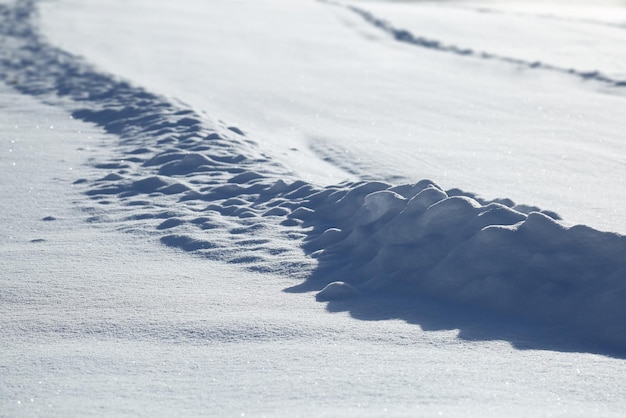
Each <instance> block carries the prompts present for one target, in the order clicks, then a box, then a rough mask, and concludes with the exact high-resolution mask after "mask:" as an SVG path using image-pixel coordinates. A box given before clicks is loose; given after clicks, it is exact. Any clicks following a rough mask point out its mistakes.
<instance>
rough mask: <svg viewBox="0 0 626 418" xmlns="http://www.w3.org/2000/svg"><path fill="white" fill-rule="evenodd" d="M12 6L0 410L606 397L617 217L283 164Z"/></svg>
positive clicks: (613, 404)
mask: <svg viewBox="0 0 626 418" xmlns="http://www.w3.org/2000/svg"><path fill="white" fill-rule="evenodd" d="M216 4H217V3H216ZM33 7H34V5H33V3H30V2H18V5H17V9H15V8H9V7H8V6H7V7H3V8H2V10H1V13H0V16H1V18H2V22H0V23H1V24H0V40H1V41H0V42H2V43H1V46H2V48H1V49H0V68H1V70H2V71H1V72H0V74H1V77H2V82H3V83H5V84H6V85H9V86H11V87H9V88H8V87H6V86H5V85H3V86H2V89H3V90H2V92H1V93H2V95H1V97H2V100H1V101H0V106H2V107H1V110H2V112H0V138H2V140H3V141H4V142H3V146H4V148H5V149H6V148H8V149H9V152H8V153H4V152H3V158H2V159H0V162H1V163H2V165H1V166H0V169H1V170H2V174H3V175H5V176H4V178H6V179H9V180H7V181H6V182H5V183H4V184H3V188H4V189H5V190H6V191H7V192H8V195H10V196H11V197H12V199H6V200H5V199H3V201H2V203H1V204H2V216H3V217H4V218H5V222H3V225H2V227H3V228H5V229H3V230H2V235H1V237H2V241H3V245H2V247H1V249H2V260H3V261H2V279H1V280H2V286H1V288H2V293H1V294H0V295H1V297H2V300H3V303H2V304H0V313H1V314H0V318H1V319H0V321H2V322H1V328H2V329H3V330H4V331H5V338H4V339H3V340H2V343H1V344H2V348H3V349H2V350H1V354H0V370H1V372H2V373H1V374H2V376H3V379H0V410H2V411H6V413H7V414H8V415H19V416H40V415H53V416H64V415H72V414H74V415H76V414H78V415H102V414H112V415H154V414H163V415H171V414H178V415H188V416H197V415H200V414H208V415H243V414H245V415H258V416H263V415H273V416H274V415H284V416H294V415H303V416H310V415H315V416H319V415H331V416H334V415H342V416H366V415H370V416H380V415H381V414H387V415H392V416H406V415H416V414H417V415H438V414H439V415H480V416H502V415H517V416H528V415H537V414H545V415H566V416H589V415H603V416H620V414H621V413H622V411H623V402H624V401H623V400H624V399H626V396H625V394H624V393H623V392H624V389H623V388H624V385H623V384H622V382H623V376H624V373H626V370H624V362H623V361H622V360H621V357H623V349H624V343H625V341H624V339H623V335H624V333H623V329H622V326H621V324H623V319H624V308H623V307H622V304H621V303H620V301H621V300H623V298H624V294H623V286H622V282H623V280H624V276H625V274H626V270H625V264H624V261H623V257H622V255H623V254H624V250H625V249H626V248H625V246H626V244H625V237H624V236H622V235H618V234H615V233H609V232H600V231H597V230H594V229H592V228H589V227H587V226H580V225H579V226H569V225H566V224H564V223H561V222H560V221H558V220H556V218H558V216H557V215H556V214H555V213H553V212H550V211H543V212H542V211H541V210H540V209H539V208H537V207H533V206H526V205H516V204H515V203H514V202H513V201H512V200H510V199H506V198H505V199H496V200H487V199H481V198H480V197H478V196H476V195H473V194H471V193H468V192H463V191H461V190H459V189H450V188H444V187H441V186H440V185H438V184H437V183H436V182H434V181H430V180H422V181H419V182H417V183H409V184H398V183H393V182H391V181H389V179H385V181H372V180H371V179H369V178H368V179H362V178H361V179H350V180H347V181H344V182H340V181H338V182H336V183H334V184H327V182H317V181H309V180H308V179H303V178H302V176H301V175H300V173H299V172H298V170H296V169H293V168H292V167H290V166H289V165H288V164H285V163H284V161H282V160H280V161H279V160H277V159H276V158H274V155H273V153H266V152H265V149H264V148H263V147H262V146H260V144H259V142H257V140H256V138H255V132H256V131H253V132H252V133H250V132H248V131H247V128H245V127H244V125H240V124H237V125H236V126H235V125H233V124H230V123H225V122H221V121H218V120H216V119H214V118H212V117H210V116H207V115H206V114H205V113H204V112H202V111H200V110H197V109H196V108H192V107H190V106H188V105H186V104H184V103H181V102H180V101H178V100H176V99H173V98H171V97H167V96H163V95H160V94H157V93H152V92H151V90H150V91H149V90H147V89H145V88H142V87H137V86H136V85H135V84H132V83H129V82H126V81H121V80H119V79H118V78H117V77H116V76H112V75H108V74H105V73H103V72H102V71H101V70H99V69H97V68H95V67H93V66H92V65H90V64H87V63H86V62H85V61H83V60H82V59H80V58H77V57H75V56H73V55H72V54H69V53H67V52H63V51H61V50H60V49H58V48H56V47H55V46H53V45H52V44H51V43H49V42H48V41H47V40H46V39H45V38H42V37H41V36H40V35H38V33H37V29H36V26H35V25H34V22H35V21H34V20H29V19H31V18H32V17H29V16H31V14H32V12H33ZM215 7H216V8H219V7H218V6H215ZM311 7H313V6H311ZM316 10H318V12H319V10H320V9H316ZM324 10H325V9H324ZM320 13H321V12H320ZM331 15H332V13H331ZM32 19H34V18H32ZM279 35H280V34H279ZM196 52H197V51H196ZM14 90H17V91H19V92H20V93H21V94H17V93H16V92H15V91H14ZM26 95H28V96H33V97H26ZM40 102H45V103H47V104H48V105H46V106H44V105H42V104H41V103H40ZM50 105H52V106H53V107H51V106H50ZM70 115H71V117H72V118H73V119H72V118H70ZM16 120H19V123H15V121H16ZM37 126H38V127H39V128H37ZM616 126H617V125H615V126H613V128H615V129H616ZM46 127H47V128H46ZM50 127H53V129H51V128H50ZM42 128H43V130H44V131H45V132H46V133H45V134H42ZM16 132H17V134H16ZM90 136H91V137H92V138H90ZM16 139H17V140H16ZM11 141H13V142H11ZM44 141H49V142H44ZM322 142H323V141H322ZM334 147H335V145H333V144H331V145H329V146H326V145H321V146H320V149H321V151H318V153H319V154H320V155H323V154H324V153H326V156H327V157H328V160H329V161H331V162H332V163H343V164H344V166H345V167H346V168H347V169H348V170H353V171H354V173H353V175H354V176H355V177H358V175H359V169H360V167H359V166H358V165H357V164H355V163H353V162H352V161H350V159H347V160H341V159H342V158H344V157H341V154H342V152H341V147H340V146H337V147H336V148H334ZM334 150H335V151H334ZM337 150H338V151H337ZM7 155H8V157H7ZM85 160H87V161H88V164H87V165H82V164H81V162H84V161H85ZM14 163H15V164H14ZM309 164H310V165H311V166H315V165H316V164H321V163H319V162H317V161H315V160H313V161H311V162H309ZM363 167H364V169H363V170H364V171H367V170H368V169H369V166H368V165H367V163H366V164H364V165H363ZM70 168H71V170H70ZM318 169H319V167H318ZM323 170H324V169H323V168H322V169H319V171H323ZM369 177H376V172H370V173H369ZM25 179H27V180H28V181H26V182H25V181H24V180H25ZM25 183H26V185H25ZM70 185H72V187H70ZM77 209H78V210H77ZM120 231H124V232H133V234H130V235H129V234H120V233H119V232H120ZM159 241H160V242H161V243H162V244H164V245H165V246H167V247H169V248H162V246H158V245H155V244H156V243H157V242H159ZM188 253H191V254H188ZM198 255H200V256H203V257H198ZM320 289H322V290H321V292H319V293H316V294H317V298H318V299H319V300H322V301H328V304H319V303H315V302H314V298H313V297H312V296H313V294H315V293H314V292H317V291H319V290H320ZM285 292H288V293H289V294H285ZM4 302H6V303H4ZM328 311H330V312H331V313H332V315H330V314H329V312H328ZM516 317H517V319H516ZM519 318H521V319H519ZM538 323H539V324H538ZM579 340H582V341H579ZM596 352H599V353H602V354H604V355H598V354H593V353H596ZM606 354H609V355H606ZM610 355H613V356H614V357H611V356H610ZM538 376H539V378H538Z"/></svg>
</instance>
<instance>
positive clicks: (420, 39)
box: [319, 0, 626, 87]
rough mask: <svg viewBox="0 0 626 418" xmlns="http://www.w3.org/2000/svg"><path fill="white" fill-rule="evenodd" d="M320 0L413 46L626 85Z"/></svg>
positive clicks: (597, 74) (352, 7)
mask: <svg viewBox="0 0 626 418" xmlns="http://www.w3.org/2000/svg"><path fill="white" fill-rule="evenodd" d="M319 1H320V2H322V3H327V4H330V5H333V6H338V7H345V8H346V9H347V10H350V11H351V12H353V13H355V14H357V15H359V16H361V17H362V18H363V19H364V20H365V21H366V22H367V23H369V24H371V25H373V26H374V27H376V28H378V29H380V30H382V31H384V32H385V33H387V34H389V35H390V36H392V37H393V38H394V39H395V40H396V41H398V42H402V43H406V44H409V45H414V46H417V47H420V48H426V49H431V50H435V51H440V52H445V53H450V54H455V55H459V56H465V57H471V58H476V59H483V60H491V61H499V62H504V63H507V64H513V65H516V66H520V67H524V68H528V69H538V70H546V71H554V72H557V73H562V74H569V75H572V76H576V77H578V78H580V79H582V80H586V81H596V82H600V83H605V84H607V85H610V86H613V87H626V80H623V79H616V78H613V77H610V76H607V75H606V74H603V73H602V72H601V71H598V70H595V71H583V70H579V69H576V68H565V67H560V66H558V65H553V64H550V63H547V62H541V61H532V60H527V59H522V58H516V57H512V56H507V55H501V54H497V53H492V52H488V51H479V50H476V49H474V48H471V47H463V46H459V45H452V44H446V43H445V42H442V41H440V40H438V39H433V38H428V37H425V36H420V35H415V34H413V33H412V32H410V31H409V30H406V29H403V28H398V27H396V26H394V25H393V24H392V23H390V22H388V21H387V20H385V19H382V18H380V17H378V16H376V15H375V14H373V13H371V12H370V11H368V10H366V9H363V8H361V7H357V6H353V5H347V4H342V3H338V2H335V1H333V0H319Z"/></svg>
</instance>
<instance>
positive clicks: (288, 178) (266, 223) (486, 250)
mask: <svg viewBox="0 0 626 418" xmlns="http://www.w3.org/2000/svg"><path fill="white" fill-rule="evenodd" d="M353 10H354V11H355V12H357V13H360V14H362V15H363V17H365V18H366V19H368V20H370V21H372V23H374V24H376V25H377V26H380V27H381V28H382V29H384V30H387V31H393V33H394V36H396V37H398V36H400V37H401V40H403V41H408V42H411V43H419V44H420V45H422V46H428V47H436V48H439V49H441V48H443V47H442V46H441V45H439V44H435V45H430V44H428V45H423V44H424V42H426V41H424V40H421V39H418V38H415V37H413V36H410V34H405V32H398V31H397V30H396V29H393V28H392V27H390V26H389V25H387V24H386V23H384V22H380V21H377V20H375V19H373V18H372V17H371V16H370V15H368V14H367V13H365V12H362V11H361V10H360V9H357V8H353ZM33 11H34V6H33V3H32V2H27V1H20V2H18V3H17V5H16V6H15V7H10V6H6V5H2V6H0V15H1V18H2V25H1V28H2V29H1V30H2V34H3V35H4V36H3V39H5V44H4V45H2V49H1V52H0V54H1V55H0V62H1V64H0V66H1V69H2V79H3V81H5V82H6V83H9V84H11V85H13V86H14V87H15V88H16V89H17V90H19V91H20V92H22V93H25V94H29V95H34V96H37V97H40V98H42V99H43V100H45V101H49V102H56V103H62V104H63V105H64V106H67V107H69V108H71V109H72V110H73V117H74V118H76V119H80V120H83V121H87V122H91V123H95V124H97V125H99V126H101V127H103V128H104V129H105V130H106V131H107V132H109V133H112V134H115V135H117V136H118V137H119V138H120V140H119V144H115V146H116V150H117V151H116V152H117V158H116V159H115V160H113V161H109V162H101V161H99V162H97V163H96V164H95V166H96V168H99V169H101V170H102V172H103V173H106V174H104V175H103V176H102V177H101V178H99V179H97V180H95V181H92V180H91V179H81V180H78V181H77V182H76V186H77V187H83V188H84V192H85V194H86V195H88V196H89V197H90V199H91V200H92V201H93V204H94V205H95V206H96V207H98V208H99V210H98V211H96V212H95V215H94V217H93V218H92V219H91V220H92V221H97V222H113V223H118V224H119V225H120V226H121V227H122V228H123V229H125V230H129V231H132V230H143V231H145V230H146V228H147V229H148V232H150V233H152V234H154V235H156V236H158V237H159V239H160V240H161V242H162V243H163V244H165V245H167V246H170V247H176V248H180V249H182V250H184V251H189V252H194V253H198V254H201V255H204V256H207V257H211V258H213V259H217V260H224V261H227V262H230V263H237V264H241V265H244V266H246V267H248V268H250V269H253V270H257V271H280V272H283V273H288V274H291V275H295V276H298V277H301V278H302V279H305V280H307V281H308V282H309V283H310V285H311V287H312V288H317V289H321V288H324V289H323V290H322V291H321V292H320V293H318V299H319V300H333V299H338V298H344V297H348V296H355V295H357V294H360V293H374V294H378V293H382V292H384V293H397V292H401V293H403V294H413V295H420V296H434V297H437V298H441V299H444V300H448V301H453V302H455V303H461V304H470V305H475V306H480V307H485V308H489V309H492V310H494V311H498V312H503V313H507V314H513V315H519V316H521V317H525V318H530V319H533V320H537V321H540V322H544V323H551V324H559V325H564V326H567V327H569V328H571V330H572V332H575V333H577V334H579V335H580V336H582V337H583V338H588V339H590V340H596V341H601V342H603V343H604V344H606V345H607V346H610V347H617V348H620V349H624V348H626V329H625V325H624V324H625V323H626V305H625V304H624V300H625V299H626V288H625V286H624V280H625V279H626V261H625V259H624V254H626V237H624V236H621V235H618V234H614V233H608V232H599V231H596V230H593V229H591V228H588V227H585V226H573V227H566V226H564V225H563V224H561V223H559V221H558V220H556V219H555V218H557V216H556V215H555V214H552V213H550V212H545V213H541V212H539V211H537V210H536V208H525V207H523V206H516V205H515V204H514V203H513V202H511V201H509V200H500V201H497V202H484V201H479V200H477V199H475V198H473V197H472V196H471V195H470V194H467V193H462V192H460V191H458V190H448V191H444V190H442V189H441V188H440V187H439V186H438V185H437V184H435V183H434V182H432V181H428V180H422V181H419V182H417V183H415V184H403V185H391V184H387V183H384V182H376V181H360V182H345V183H341V184H338V185H334V186H328V187H319V186H315V185H313V184H309V183H307V182H305V181H302V180H298V179H297V178H294V176H293V174H291V173H290V172H288V170H286V169H285V168H283V167H282V166H280V165H279V164H277V163H275V162H274V161H272V160H271V159H270V158H269V157H267V156H266V155H264V154H263V152H262V151H261V150H260V149H259V148H258V147H257V145H256V144H255V142H254V141H253V140H252V139H249V138H248V137H247V136H246V134H245V132H244V130H243V129H241V128H239V127H235V126H228V125H226V124H223V123H221V122H215V121H212V120H210V119H209V118H208V117H206V116H205V115H202V114H199V113H197V112H195V111H194V110H192V109H190V108H189V107H187V106H186V105H184V104H182V103H178V102H176V101H174V100H171V99H168V98H165V97H160V96H157V95H154V94H151V93H149V92H147V91H144V90H142V89H140V88H136V87H133V86H132V85H130V84H128V83H126V82H124V81H119V80H117V79H115V78H113V77H111V76H108V75H105V74H100V73H98V72H97V71H95V70H94V69H92V68H90V67H89V65H87V64H86V63H84V62H82V61H81V60H80V59H78V58H76V57H73V56H71V55H69V54H67V53H65V52H63V51H60V50H59V49H57V48H55V47H53V46H51V45H49V44H47V43H46V41H45V40H43V39H42V38H41V37H40V36H38V34H37V32H36V30H35V29H34V28H33V26H32V24H31V14H32V13H33ZM445 49H446V50H449V49H450V48H447V47H446V48H445ZM452 52H456V53H464V54H465V53H466V51H464V50H462V51H457V50H456V49H453V50H452ZM469 53H471V51H470V52H469ZM594 77H595V78H596V79H601V77H600V76H598V75H596V76H594ZM602 80H603V81H610V82H613V81H611V80H604V78H602ZM615 83H617V82H615ZM114 202H115V203H116V204H115V205H111V203H114ZM108 206H110V207H112V208H114V209H111V210H107V209H106V208H107V207H108ZM115 208H118V209H115ZM215 229H217V230H220V231H223V230H227V231H228V232H229V233H228V234H227V235H224V234H213V233H212V230H215ZM300 244H302V248H303V249H304V251H305V252H306V253H307V254H310V256H311V257H310V258H303V257H302V256H301V250H300V247H299V245H300ZM311 271H312V274H309V272H311ZM329 282H330V284H329Z"/></svg>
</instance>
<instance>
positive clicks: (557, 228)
mask: <svg viewBox="0 0 626 418" xmlns="http://www.w3.org/2000/svg"><path fill="white" fill-rule="evenodd" d="M304 207H306V208H307V209H309V210H308V211H305V210H302V211H299V212H295V213H293V214H292V215H291V216H292V217H299V218H302V219H303V220H305V225H311V226H313V228H314V231H315V232H314V233H312V234H311V238H310V239H308V240H307V242H306V244H305V248H306V249H307V251H309V252H310V253H311V254H312V255H313V256H314V257H315V258H316V259H317V260H318V262H319V266H318V270H319V271H318V272H317V274H316V276H317V277H353V278H355V279H353V280H352V281H349V282H348V283H349V284H350V285H351V286H353V287H354V288H356V289H358V290H359V291H361V292H366V293H367V292H369V293H371V292H381V291H384V292H395V293H402V294H406V293H412V294H420V295H431V296H435V297H438V298H443V299H447V300H452V301H455V302H460V303H463V304H471V305H477V306H481V307H487V308H489V309H493V310H495V311H499V312H504V313H508V314H514V315H519V316H523V317H526V318H531V319H534V320H538V321H541V322H545V323H552V324H559V325H564V326H566V327H570V328H571V329H572V330H575V332H577V333H579V334H581V335H583V336H585V337H589V338H591V339H596V340H601V341H604V342H607V343H610V344H614V345H618V346H621V347H625V346H626V332H625V331H626V326H625V325H624V320H625V319H626V308H624V304H623V301H624V299H625V298H626V286H625V283H626V282H625V280H626V261H625V260H624V254H626V237H624V236H621V235H618V234H613V233H607V232H600V231H596V230H593V229H591V228H588V227H586V226H582V225H577V226H572V227H566V226H564V225H563V224H562V223H560V222H558V221H557V220H555V219H553V218H552V217H550V216H548V215H546V214H544V213H540V212H531V213H529V214H525V213H522V212H520V211H518V210H515V209H514V208H513V207H509V206H505V205H503V204H501V203H489V204H486V205H483V204H481V203H479V202H478V201H476V200H474V199H472V198H470V197H466V196H448V194H447V193H446V192H445V191H443V190H442V189H441V188H439V187H438V186H437V185H436V184H435V183H434V182H430V181H427V180H425V181H421V182H419V183H417V184H416V185H412V186H410V187H408V186H397V187H391V186H385V185H384V184H381V183H365V184H362V185H359V186H357V187H352V188H345V189H343V190H341V189H339V190H337V191H335V192H334V193H331V194H328V195H326V196H325V198H324V199H317V198H316V196H313V197H312V198H311V199H310V200H309V201H308V202H306V203H305V204H304ZM323 293H324V294H325V293H326V289H325V291H324V292H323ZM328 293H329V294H330V295H333V294H334V293H332V292H330V291H328ZM325 299H326V300H329V299H331V298H330V297H328V298H325Z"/></svg>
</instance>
